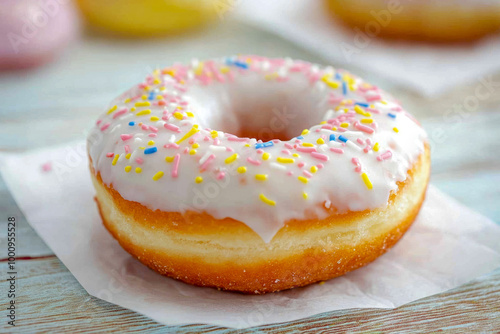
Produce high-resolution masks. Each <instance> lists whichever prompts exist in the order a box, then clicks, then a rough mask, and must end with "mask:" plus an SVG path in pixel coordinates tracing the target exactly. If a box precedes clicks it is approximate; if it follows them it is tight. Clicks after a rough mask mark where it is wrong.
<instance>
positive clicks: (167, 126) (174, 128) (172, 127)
mask: <svg viewBox="0 0 500 334" xmlns="http://www.w3.org/2000/svg"><path fill="white" fill-rule="evenodd" d="M163 127H164V128H165V129H167V130H170V131H174V132H181V129H179V127H178V126H177V125H173V124H170V123H165V124H164V125H163Z"/></svg>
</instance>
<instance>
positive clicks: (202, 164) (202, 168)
mask: <svg viewBox="0 0 500 334" xmlns="http://www.w3.org/2000/svg"><path fill="white" fill-rule="evenodd" d="M214 159H215V154H210V155H209V156H208V157H207V158H206V159H205V160H204V161H202V160H203V158H201V159H200V162H201V166H200V171H202V172H203V171H204V170H206V169H207V167H208V165H209V164H210V162H211V161H212V160H214Z"/></svg>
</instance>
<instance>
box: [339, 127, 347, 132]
mask: <svg viewBox="0 0 500 334" xmlns="http://www.w3.org/2000/svg"><path fill="white" fill-rule="evenodd" d="M337 131H338V132H346V131H347V129H346V128H338V129H337Z"/></svg>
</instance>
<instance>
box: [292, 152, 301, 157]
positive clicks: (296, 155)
mask: <svg viewBox="0 0 500 334" xmlns="http://www.w3.org/2000/svg"><path fill="white" fill-rule="evenodd" d="M292 156H293V157H295V158H298V157H300V155H298V153H294V154H292Z"/></svg>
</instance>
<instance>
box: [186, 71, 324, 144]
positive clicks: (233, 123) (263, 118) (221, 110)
mask: <svg viewBox="0 0 500 334" xmlns="http://www.w3.org/2000/svg"><path fill="white" fill-rule="evenodd" d="M190 93H191V94H192V95H191V102H190V103H192V104H194V105H195V106H196V109H197V110H198V112H197V115H198V121H199V122H200V124H201V125H202V126H203V127H207V128H210V129H214V130H218V131H223V132H225V133H230V134H233V135H236V136H238V137H247V138H255V139H258V140H262V141H269V140H273V139H279V140H282V141H287V140H290V139H292V138H294V137H297V136H300V134H301V133H302V131H303V130H304V129H308V128H310V127H312V126H314V125H316V124H319V123H320V122H321V121H322V119H323V116H324V114H325V112H326V110H325V107H324V106H325V103H324V102H325V101H324V94H318V93H314V92H311V87H310V85H309V83H308V82H307V81H304V82H302V81H301V82H294V83H288V82H280V83H275V82H272V83H270V82H268V81H265V82H255V81H253V80H247V78H245V80H240V81H238V82H235V83H233V84H232V85H218V86H215V87H203V88H196V89H194V90H192V91H191V92H190Z"/></svg>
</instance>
